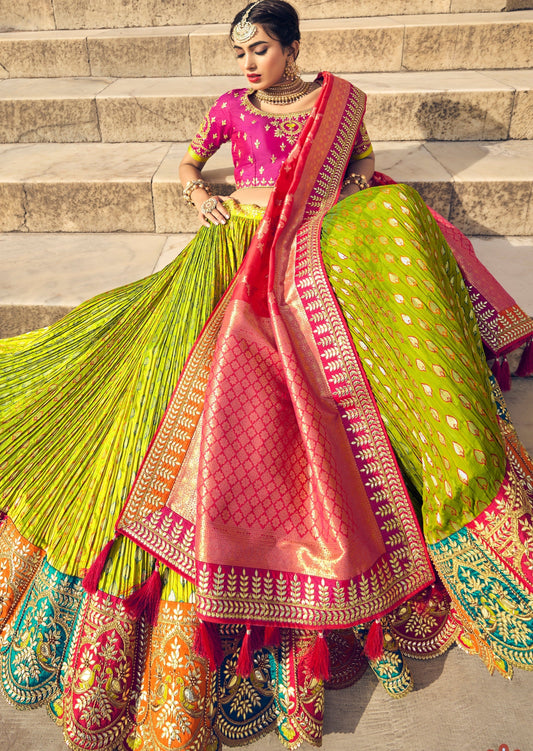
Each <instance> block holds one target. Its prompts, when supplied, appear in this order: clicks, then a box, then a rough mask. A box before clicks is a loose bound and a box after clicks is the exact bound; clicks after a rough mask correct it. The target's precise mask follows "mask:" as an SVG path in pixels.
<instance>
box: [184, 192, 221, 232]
mask: <svg viewBox="0 0 533 751" xmlns="http://www.w3.org/2000/svg"><path fill="white" fill-rule="evenodd" d="M192 200H193V203H194V205H195V206H196V208H197V209H198V218H199V219H200V223H201V224H202V225H203V226H204V227H209V225H210V224H226V222H227V221H228V219H229V212H228V210H227V209H226V207H225V206H224V204H223V199H222V198H221V197H220V196H210V195H209V193H208V192H207V191H206V190H204V189H203V188H198V189H197V190H195V191H193V194H192Z"/></svg>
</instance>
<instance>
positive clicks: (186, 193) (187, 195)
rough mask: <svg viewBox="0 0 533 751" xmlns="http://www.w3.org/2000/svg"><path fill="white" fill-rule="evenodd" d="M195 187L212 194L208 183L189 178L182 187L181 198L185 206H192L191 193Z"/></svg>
mask: <svg viewBox="0 0 533 751" xmlns="http://www.w3.org/2000/svg"><path fill="white" fill-rule="evenodd" d="M196 188H203V189H204V190H205V191H206V193H207V194H208V195H209V196H212V195H213V193H212V192H211V187H210V185H209V183H206V182H205V181H204V180H189V182H188V183H187V185H186V186H185V187H184V188H183V200H184V201H185V203H186V204H187V206H194V201H193V200H192V197H191V195H192V193H193V191H195V190H196Z"/></svg>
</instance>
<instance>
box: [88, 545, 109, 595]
mask: <svg viewBox="0 0 533 751" xmlns="http://www.w3.org/2000/svg"><path fill="white" fill-rule="evenodd" d="M115 540H116V536H115V537H113V539H112V540H109V542H108V543H106V544H105V546H104V548H103V550H102V552H101V553H100V554H99V555H98V557H97V558H95V560H94V561H93V562H92V563H91V567H90V568H89V570H88V571H87V573H86V574H85V576H84V577H83V581H82V585H83V588H84V589H85V591H86V592H88V593H89V594H90V595H94V593H95V592H96V591H97V590H98V582H99V581H100V577H101V576H102V573H103V571H104V567H105V564H106V561H107V556H108V555H109V553H110V552H111V548H112V547H113V543H114V542H115Z"/></svg>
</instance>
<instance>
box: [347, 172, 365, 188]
mask: <svg viewBox="0 0 533 751" xmlns="http://www.w3.org/2000/svg"><path fill="white" fill-rule="evenodd" d="M346 185H357V187H358V188H359V190H365V189H366V188H369V187H370V186H369V184H368V181H367V179H366V177H365V176H364V175H357V174H356V173H355V172H352V173H351V174H350V175H347V176H346V177H345V178H344V180H343V181H342V187H343V188H344V187H345V186H346Z"/></svg>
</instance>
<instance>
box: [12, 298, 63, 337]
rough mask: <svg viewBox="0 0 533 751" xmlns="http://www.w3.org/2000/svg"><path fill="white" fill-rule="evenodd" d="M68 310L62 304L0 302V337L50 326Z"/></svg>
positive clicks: (17, 334)
mask: <svg viewBox="0 0 533 751" xmlns="http://www.w3.org/2000/svg"><path fill="white" fill-rule="evenodd" d="M70 310H71V308H69V307H65V306H63V305H17V304H13V305H2V304H0V339H7V338H8V337H10V336H19V334H25V333H26V332H27V331H34V330H35V329H41V328H43V327H44V326H51V325H52V324H53V323H56V321H59V319H60V318H63V316H66V314H67V313H69V312H70Z"/></svg>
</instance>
